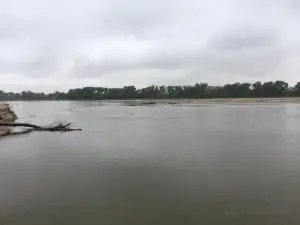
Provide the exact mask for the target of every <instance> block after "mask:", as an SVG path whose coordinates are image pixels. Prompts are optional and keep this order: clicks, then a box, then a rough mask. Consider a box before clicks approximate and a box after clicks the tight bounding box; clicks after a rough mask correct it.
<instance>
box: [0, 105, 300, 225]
mask: <svg viewBox="0 0 300 225" xmlns="http://www.w3.org/2000/svg"><path fill="white" fill-rule="evenodd" d="M12 105H13V107H14V109H15V110H16V112H17V114H18V115H19V117H20V120H21V121H26V122H33V123H37V124H48V123H51V122H53V121H70V122H72V123H73V124H74V125H76V127H80V128H82V129H83V131H82V132H70V133H64V134H60V133H48V132H45V133H39V132H36V133H31V134H28V135H22V136H17V137H6V138H2V139H0V224H10V225H15V224H18V225H19V224H20V225H43V224H47V225H48V224H49V225H54V224H64V225H68V224H70V225H77V224H86V225H93V224H105V225H123V224H126V225H127V224H128V225H135V224H136V225H143V224H146V225H148V224H149V225H155V224H161V225H177V224H178V225H183V224H184V225H188V224H192V225H193V224H195V225H199V224H222V225H224V224H255V225H259V224H263V225H268V224H270V225H271V224H272V225H276V224H297V225H298V224H300V104H291V103H285V104H265V103H264V104H251V105H247V104H235V105H234V104H231V105H230V104H205V105H204V104H200V103H199V104H198V103H197V104H194V103H193V104H183V105H181V106H175V105H157V106H154V107H122V106H120V104H119V103H116V102H68V101H65V102H64V101H62V102H13V103H12Z"/></svg>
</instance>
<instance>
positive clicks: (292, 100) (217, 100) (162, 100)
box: [0, 97, 300, 103]
mask: <svg viewBox="0 0 300 225" xmlns="http://www.w3.org/2000/svg"><path fill="white" fill-rule="evenodd" d="M1 101H3V102H15V101H18V102H22V101H25V102H31V101H36V102H39V101H40V102H48V101H112V102H127V101H142V102H156V103H172V102H174V103H176V102H212V103H214V102H215V103H222V102H225V103H226V102H228V103H230V102H233V103H235V102H236V103H256V102H257V103H300V97H285V98H147V99H146V98H145V99H142V98H138V99H58V100H50V99H47V100H45V99H35V100H34V99H32V100H0V102H1Z"/></svg>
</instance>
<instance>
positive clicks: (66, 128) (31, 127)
mask: <svg viewBox="0 0 300 225" xmlns="http://www.w3.org/2000/svg"><path fill="white" fill-rule="evenodd" d="M1 126H3V127H27V128H29V129H26V130H23V131H18V132H15V131H13V132H11V131H9V130H8V131H7V132H5V133H2V134H1V136H7V135H17V134H26V133H30V132H32V131H50V132H57V131H58V132H68V131H81V129H78V128H70V126H71V123H66V124H62V123H60V124H58V125H53V126H38V125H35V124H30V123H11V122H0V127H1Z"/></svg>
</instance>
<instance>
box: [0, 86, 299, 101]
mask: <svg viewBox="0 0 300 225" xmlns="http://www.w3.org/2000/svg"><path fill="white" fill-rule="evenodd" d="M0 88H1V87H0ZM286 97H300V82H298V83H297V84H296V85H295V86H290V85H289V84H288V83H287V82H284V81H274V82H273V81H269V82H264V83H263V82H259V81H258V82H255V83H252V84H251V83H233V84H226V85H223V86H210V85H209V84H207V83H196V84H194V85H176V86H174V85H173V86H165V85H162V86H156V85H152V86H148V87H144V88H140V89H137V88H136V87H135V86H133V85H131V86H124V87H122V88H108V87H84V88H76V89H70V90H69V91H68V92H53V93H48V94H45V93H43V92H42V93H35V92H32V91H23V92H21V93H13V92H5V91H1V90H0V100H2V101H14V100H104V99H107V100H109V99H207V98H208V99H209V98H222V99H225V98H244V99H245V98H286Z"/></svg>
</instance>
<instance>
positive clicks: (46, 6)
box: [0, 0, 300, 90]
mask: <svg viewBox="0 0 300 225" xmlns="http://www.w3.org/2000/svg"><path fill="white" fill-rule="evenodd" d="M299 9H300V4H299V3H298V1H295V0H279V1H277V2H274V1H271V0H264V1H258V0H245V1H239V0H225V1H221V0H204V1H197V0H186V1H179V0H166V1H158V0H144V1H138V0H127V1H123V0H111V1H107V0H88V1H75V2H74V1H71V0H63V1H58V0H52V1H50V0H46V1H35V0H26V1H23V0H22V1H21V0H16V1H10V0H3V1H1V2H0V49H1V51H0V79H5V81H6V83H5V84H4V85H7V87H11V86H12V85H15V84H17V85H16V86H18V88H19V87H20V86H21V87H23V88H26V87H25V85H29V86H30V87H31V88H33V89H35V88H36V89H37V88H38V87H39V86H42V84H43V83H45V82H48V83H49V85H50V86H51V85H52V86H53V87H51V88H49V90H50V89H51V90H52V89H55V86H56V85H57V84H60V88H65V89H67V88H69V87H71V86H81V85H84V84H89V85H93V84H94V85H109V86H115V85H128V84H129V82H131V83H133V84H135V85H137V86H141V85H147V84H152V83H155V84H156V83H157V84H160V83H162V82H166V83H178V82H187V83H193V82H198V81H199V80H201V81H207V82H210V83H213V84H221V83H224V82H234V81H252V80H255V79H260V80H268V79H270V80H275V79H284V80H287V81H289V82H291V83H295V82H296V81H297V79H298V78H297V73H298V71H299V69H300V66H299V65H300V64H299V61H300V57H299V56H300V55H299V54H300V42H299V38H300V29H299V28H298V24H299V23H298V22H299V18H300V17H299V16H298V15H300V14H299ZM16 76H17V77H18V78H19V79H15V77H16ZM50 81H51V82H50ZM18 82H19V83H18ZM62 83H63V84H64V85H65V86H64V87H63V86H62V85H61V84H62ZM4 88H5V87H4Z"/></svg>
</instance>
